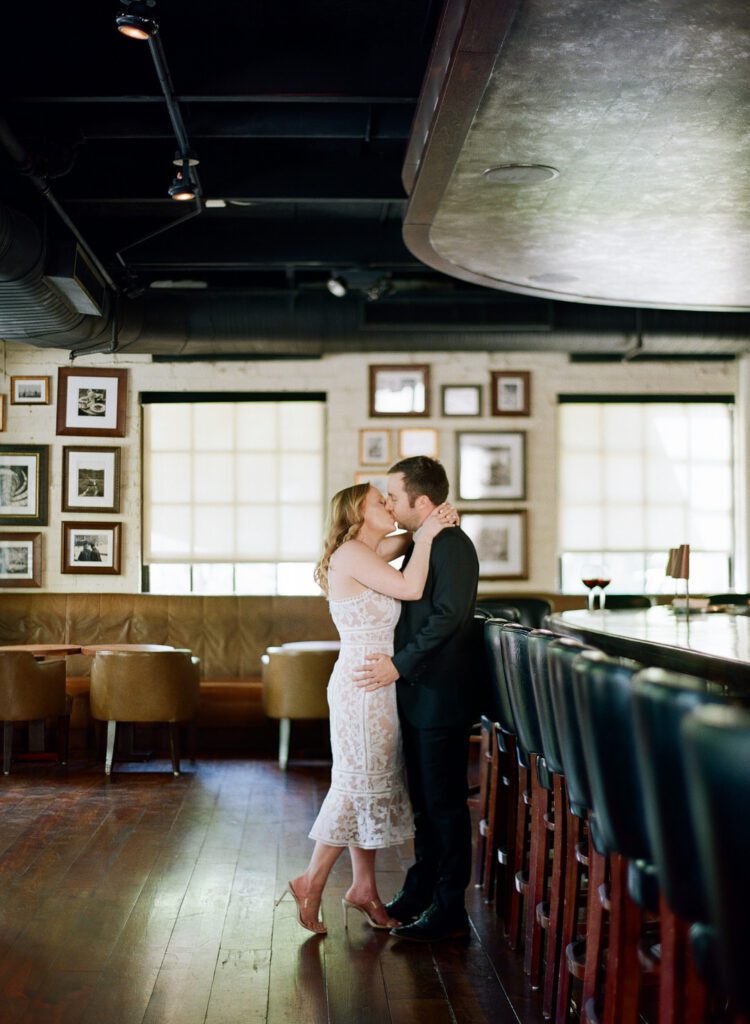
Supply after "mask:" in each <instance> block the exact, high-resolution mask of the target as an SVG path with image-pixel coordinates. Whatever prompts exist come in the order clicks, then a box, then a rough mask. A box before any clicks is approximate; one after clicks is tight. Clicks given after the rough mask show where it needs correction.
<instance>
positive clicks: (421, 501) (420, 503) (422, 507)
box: [414, 494, 435, 512]
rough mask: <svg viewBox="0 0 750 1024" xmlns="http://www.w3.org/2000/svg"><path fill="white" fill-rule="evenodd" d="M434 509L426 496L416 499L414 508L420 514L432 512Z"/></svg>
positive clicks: (422, 495) (421, 495)
mask: <svg viewBox="0 0 750 1024" xmlns="http://www.w3.org/2000/svg"><path fill="white" fill-rule="evenodd" d="M434 507H435V506H434V505H433V504H432V502H431V501H430V499H429V498H428V497H427V495H426V494H420V495H419V496H418V497H416V498H415V499H414V508H416V509H417V510H418V511H419V512H432V510H433V508H434Z"/></svg>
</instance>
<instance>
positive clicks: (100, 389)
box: [57, 366, 128, 437]
mask: <svg viewBox="0 0 750 1024" xmlns="http://www.w3.org/2000/svg"><path fill="white" fill-rule="evenodd" d="M57 374H58V376H57V433H58V434H80V435H85V436H88V437H124V436H125V409H126V405H125V402H126V398H127V375H128V371H127V370H99V369H92V368H91V367H80V368H78V369H72V368H70V367H67V366H65V367H61V368H60V369H59V370H58V371H57Z"/></svg>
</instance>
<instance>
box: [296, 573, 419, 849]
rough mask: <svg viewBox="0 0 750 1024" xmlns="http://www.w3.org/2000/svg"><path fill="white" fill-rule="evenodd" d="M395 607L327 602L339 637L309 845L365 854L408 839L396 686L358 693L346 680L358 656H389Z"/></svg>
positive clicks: (367, 593)
mask: <svg viewBox="0 0 750 1024" xmlns="http://www.w3.org/2000/svg"><path fill="white" fill-rule="evenodd" d="M400 608H401V605H400V602H399V601H396V600H395V599H394V598H392V597H386V595H385V594H378V593H376V592H375V591H374V590H364V591H362V593H360V594H357V595H356V596H355V597H351V598H348V599H346V600H343V601H331V602H330V609H331V616H332V618H333V621H334V623H335V625H336V628H337V629H338V631H339V635H340V637H341V653H340V655H339V658H338V661H337V662H336V664H335V665H334V668H333V674H332V675H331V679H330V682H329V683H328V706H329V708H330V715H331V749H332V751H333V768H332V769H331V788H330V790H329V791H328V795H327V796H326V798H325V800H324V801H323V806H322V807H321V808H320V813H319V814H318V817H317V819H316V821H315V824H314V825H313V827H312V831H311V832H310V838H311V839H316V840H320V841H321V842H323V843H328V844H329V845H330V846H358V847H361V848H363V849H366V850H373V849H378V848H380V847H384V846H396V845H398V844H399V843H403V842H405V841H406V840H407V839H411V838H412V836H413V835H414V818H413V814H412V809H411V804H410V802H409V796H408V794H407V791H406V778H405V772H404V757H403V751H402V746H401V729H400V727H399V721H398V711H397V708H396V687H395V686H383V687H381V688H380V689H378V690H375V691H374V692H373V693H366V692H365V691H364V690H363V689H360V688H359V687H357V686H355V684H354V679H353V673H354V670H355V669H357V668H359V667H360V666H361V665H363V664H364V658H365V655H366V654H393V630H394V628H395V626H396V623H397V621H398V617H399V612H400Z"/></svg>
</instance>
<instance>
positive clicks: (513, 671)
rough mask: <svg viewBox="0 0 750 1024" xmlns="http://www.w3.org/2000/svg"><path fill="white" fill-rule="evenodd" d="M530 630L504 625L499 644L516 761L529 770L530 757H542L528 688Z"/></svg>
mask: <svg viewBox="0 0 750 1024" xmlns="http://www.w3.org/2000/svg"><path fill="white" fill-rule="evenodd" d="M530 632H531V630H530V629H528V627H526V626H521V625H519V624H518V623H517V622H508V623H506V624H505V625H504V626H503V628H502V631H501V634H500V643H501V646H502V651H503V663H504V665H505V678H506V679H507V681H508V694H509V696H510V706H511V708H512V710H513V720H514V721H515V723H516V736H517V738H518V746H517V751H518V761H519V764H521V765H522V766H523V767H524V768H529V767H531V755H532V754H541V753H542V736H541V731H540V729H539V715H538V714H537V708H536V701H535V700H534V691H533V689H532V686H531V669H530V667H529V648H528V637H529V633H530Z"/></svg>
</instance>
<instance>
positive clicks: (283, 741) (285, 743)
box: [279, 718, 291, 772]
mask: <svg viewBox="0 0 750 1024" xmlns="http://www.w3.org/2000/svg"><path fill="white" fill-rule="evenodd" d="M290 726H291V722H290V720H289V719H288V718H281V719H279V768H280V769H281V771H282V772H285V771H286V766H287V763H288V761H289V731H290Z"/></svg>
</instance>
